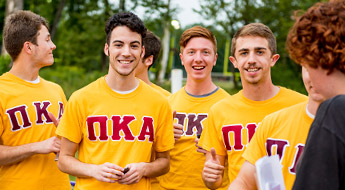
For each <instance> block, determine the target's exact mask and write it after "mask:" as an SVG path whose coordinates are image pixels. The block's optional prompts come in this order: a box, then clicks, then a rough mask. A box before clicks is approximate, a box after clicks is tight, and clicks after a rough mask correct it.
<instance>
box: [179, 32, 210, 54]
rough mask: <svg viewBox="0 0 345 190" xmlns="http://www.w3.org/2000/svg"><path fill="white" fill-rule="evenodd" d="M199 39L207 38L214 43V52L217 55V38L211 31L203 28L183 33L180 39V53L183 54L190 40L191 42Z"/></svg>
mask: <svg viewBox="0 0 345 190" xmlns="http://www.w3.org/2000/svg"><path fill="white" fill-rule="evenodd" d="M197 37H201V38H206V39H208V40H210V41H211V42H212V43H213V49H214V52H215V53H217V40H216V37H215V36H214V35H213V33H212V32H211V31H210V30H208V29H206V28H204V27H201V26H194V27H192V28H189V29H187V30H185V31H184V32H183V33H182V35H181V38H180V51H181V52H183V49H184V48H185V47H186V45H187V43H188V42H189V40H191V39H192V38H197Z"/></svg>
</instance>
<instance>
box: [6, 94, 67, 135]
mask: <svg viewBox="0 0 345 190" xmlns="http://www.w3.org/2000/svg"><path fill="white" fill-rule="evenodd" d="M58 104H59V116H58V118H60V117H61V116H62V113H63V103H62V102H58ZM50 105H51V102H50V101H42V102H33V103H32V105H30V106H33V107H34V109H35V113H36V120H35V123H36V124H37V125H40V124H44V123H47V124H48V123H53V121H52V120H51V119H50V117H49V116H48V107H49V106H50ZM28 108H29V106H28V105H25V104H23V105H19V106H16V107H12V108H9V109H7V110H6V114H7V115H8V117H9V120H10V123H11V130H12V131H18V130H21V129H25V128H28V127H31V126H32V121H30V116H29V113H28Z"/></svg>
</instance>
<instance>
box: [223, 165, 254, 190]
mask: <svg viewBox="0 0 345 190" xmlns="http://www.w3.org/2000/svg"><path fill="white" fill-rule="evenodd" d="M255 175H256V168H255V166H254V165H253V164H251V163H250V162H248V161H245V162H244V163H243V165H242V167H241V170H240V172H239V173H238V175H237V177H236V179H235V180H234V181H233V182H232V183H231V184H230V186H229V188H228V190H237V189H238V190H251V189H253V190H255V189H257V187H256V180H255Z"/></svg>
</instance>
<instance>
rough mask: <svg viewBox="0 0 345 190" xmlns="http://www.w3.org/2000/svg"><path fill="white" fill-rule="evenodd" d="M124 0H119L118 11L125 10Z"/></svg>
mask: <svg viewBox="0 0 345 190" xmlns="http://www.w3.org/2000/svg"><path fill="white" fill-rule="evenodd" d="M125 4H126V0H120V6H119V7H120V12H125V11H126V6H125Z"/></svg>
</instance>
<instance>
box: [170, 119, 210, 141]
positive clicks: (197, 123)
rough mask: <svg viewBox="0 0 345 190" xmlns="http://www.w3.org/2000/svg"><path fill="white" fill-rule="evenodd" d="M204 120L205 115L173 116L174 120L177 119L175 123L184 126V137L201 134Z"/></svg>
mask: <svg viewBox="0 0 345 190" xmlns="http://www.w3.org/2000/svg"><path fill="white" fill-rule="evenodd" d="M186 118H187V119H186ZM206 118H207V114H206V113H199V114H195V113H188V114H186V113H176V116H175V119H177V123H178V124H180V125H182V126H184V133H183V135H184V136H193V135H194V134H201V132H202V129H203V126H202V121H204V120H205V119H206ZM185 124H186V126H185ZM194 128H195V130H194Z"/></svg>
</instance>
